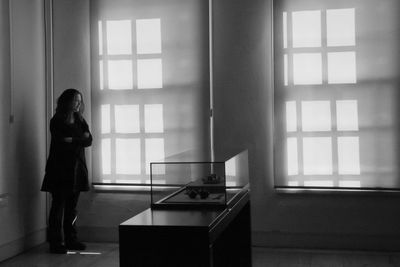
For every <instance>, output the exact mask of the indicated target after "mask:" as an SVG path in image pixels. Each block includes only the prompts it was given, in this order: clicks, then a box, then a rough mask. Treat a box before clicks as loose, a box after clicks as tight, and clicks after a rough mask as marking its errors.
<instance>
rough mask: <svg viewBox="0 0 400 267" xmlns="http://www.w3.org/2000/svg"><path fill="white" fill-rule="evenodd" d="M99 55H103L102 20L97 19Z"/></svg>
mask: <svg viewBox="0 0 400 267" xmlns="http://www.w3.org/2000/svg"><path fill="white" fill-rule="evenodd" d="M98 25H99V55H103V22H102V21H101V20H99V23H98Z"/></svg>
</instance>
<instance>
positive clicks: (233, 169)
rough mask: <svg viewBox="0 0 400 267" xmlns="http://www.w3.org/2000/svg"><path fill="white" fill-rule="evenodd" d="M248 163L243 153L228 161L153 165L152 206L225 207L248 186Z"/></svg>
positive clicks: (153, 163)
mask: <svg viewBox="0 0 400 267" xmlns="http://www.w3.org/2000/svg"><path fill="white" fill-rule="evenodd" d="M247 161H248V159H247V151H244V152H242V153H240V154H238V155H236V156H235V157H232V158H230V159H229V160H227V161H225V162H152V163H151V164H150V170H151V171H150V173H151V175H150V180H151V203H152V207H154V208H161V207H167V208H169V207H174V208H175V207H178V208H179V207H183V208H184V207H188V206H190V207H202V208H206V207H222V208H224V207H226V206H227V203H228V202H229V200H230V199H232V198H233V197H234V196H235V194H237V193H238V192H239V191H240V190H242V189H243V188H244V187H245V186H246V185H248V180H249V179H248V162H247ZM227 177H228V179H229V180H228V181H227Z"/></svg>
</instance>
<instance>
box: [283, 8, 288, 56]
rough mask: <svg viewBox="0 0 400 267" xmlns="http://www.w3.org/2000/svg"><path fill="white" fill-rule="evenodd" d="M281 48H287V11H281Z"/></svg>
mask: <svg viewBox="0 0 400 267" xmlns="http://www.w3.org/2000/svg"><path fill="white" fill-rule="evenodd" d="M283 48H287V12H283Z"/></svg>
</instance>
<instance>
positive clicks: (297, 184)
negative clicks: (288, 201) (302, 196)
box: [288, 181, 299, 186]
mask: <svg viewBox="0 0 400 267" xmlns="http://www.w3.org/2000/svg"><path fill="white" fill-rule="evenodd" d="M288 186H299V181H288Z"/></svg>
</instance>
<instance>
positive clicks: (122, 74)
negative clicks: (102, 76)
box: [108, 60, 133, 90]
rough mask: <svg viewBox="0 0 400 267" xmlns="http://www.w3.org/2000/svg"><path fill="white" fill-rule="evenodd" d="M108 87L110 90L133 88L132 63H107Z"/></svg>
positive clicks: (126, 61) (111, 61)
mask: <svg viewBox="0 0 400 267" xmlns="http://www.w3.org/2000/svg"><path fill="white" fill-rule="evenodd" d="M108 87H109V89H111V90H129V89H132V88H133V81H132V61H130V60H109V61H108Z"/></svg>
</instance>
